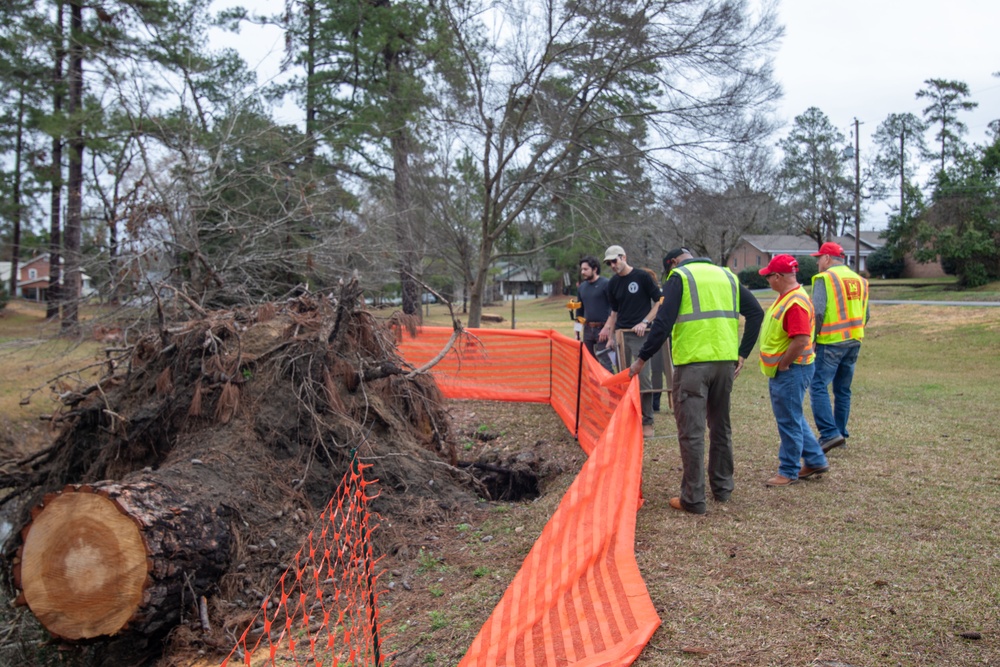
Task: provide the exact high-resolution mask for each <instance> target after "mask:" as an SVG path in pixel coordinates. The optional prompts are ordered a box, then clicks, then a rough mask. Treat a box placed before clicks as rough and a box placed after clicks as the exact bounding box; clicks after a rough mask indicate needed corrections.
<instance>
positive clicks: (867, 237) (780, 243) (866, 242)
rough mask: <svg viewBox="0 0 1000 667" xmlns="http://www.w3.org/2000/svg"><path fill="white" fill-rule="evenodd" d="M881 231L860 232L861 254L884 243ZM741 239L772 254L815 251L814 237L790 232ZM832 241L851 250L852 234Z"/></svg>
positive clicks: (796, 253)
mask: <svg viewBox="0 0 1000 667" xmlns="http://www.w3.org/2000/svg"><path fill="white" fill-rule="evenodd" d="M881 234H882V232H861V239H860V240H861V244H862V246H865V247H862V249H861V254H862V255H864V254H865V251H866V250H867V251H872V250H877V249H879V248H881V247H882V246H883V245H885V240H884V239H882V238H880V237H881ZM743 240H744V241H746V242H747V243H749V244H750V245H752V246H753V247H754V248H756V249H757V250H760V251H761V252H766V253H771V254H773V255H782V254H784V255H807V254H810V253H814V252H816V239H814V238H812V237H809V236H793V235H791V234H761V235H748V236H744V237H743ZM831 240H832V241H833V242H834V243H839V244H840V245H841V246H842V247H843V248H844V250H846V251H847V252H849V253H850V252H851V251H852V250H853V249H854V234H853V233H848V234H846V235H844V236H835V237H833V239H831Z"/></svg>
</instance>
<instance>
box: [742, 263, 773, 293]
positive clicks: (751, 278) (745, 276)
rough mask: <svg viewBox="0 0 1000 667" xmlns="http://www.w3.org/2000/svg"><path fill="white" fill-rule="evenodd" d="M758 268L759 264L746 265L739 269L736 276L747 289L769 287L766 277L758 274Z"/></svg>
mask: <svg viewBox="0 0 1000 667" xmlns="http://www.w3.org/2000/svg"><path fill="white" fill-rule="evenodd" d="M760 269H761V267H759V266H748V267H747V268H745V269H743V270H742V271H740V272H739V273H738V274H737V275H736V277H737V278H739V279H740V282H741V283H743V284H744V285H746V287H747V289H767V288H768V287H769V285H768V284H767V279H766V278H765V277H764V276H762V275H760Z"/></svg>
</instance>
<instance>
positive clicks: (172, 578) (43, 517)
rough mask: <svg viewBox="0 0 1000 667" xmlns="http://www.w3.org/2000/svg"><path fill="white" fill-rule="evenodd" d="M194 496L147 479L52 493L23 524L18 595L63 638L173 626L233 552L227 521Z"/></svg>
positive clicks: (16, 575)
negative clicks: (196, 503)
mask: <svg viewBox="0 0 1000 667" xmlns="http://www.w3.org/2000/svg"><path fill="white" fill-rule="evenodd" d="M193 500H194V499H192V498H187V499H182V498H180V497H178V495H177V494H175V493H174V492H172V491H171V490H170V489H168V488H167V487H166V486H164V485H161V484H157V483H155V482H145V481H143V482H136V483H132V484H114V483H110V482H102V483H98V484H94V485H80V486H67V487H66V488H65V489H63V490H62V491H61V492H60V493H55V494H49V495H47V496H46V497H45V498H44V500H43V501H42V503H41V505H39V506H38V507H35V508H34V509H33V510H32V520H31V522H29V523H28V524H27V525H26V526H25V527H24V528H23V529H22V546H21V548H20V550H19V553H18V556H17V559H16V560H15V563H14V584H15V586H16V587H17V588H18V589H19V590H20V591H21V594H20V596H19V597H18V602H20V603H23V604H27V605H28V607H29V608H30V609H31V611H32V613H33V614H34V615H35V616H36V617H37V618H38V620H39V622H41V624H42V625H43V626H44V627H45V628H46V629H47V630H48V631H49V632H51V633H52V634H53V635H56V636H57V637H61V638H63V639H71V640H78V639H90V638H93V637H100V636H106V635H116V634H118V633H120V632H122V631H123V630H125V629H126V628H127V629H128V630H129V631H130V632H137V633H140V634H142V635H145V636H147V637H148V636H155V635H157V634H158V633H161V632H165V631H166V630H169V629H170V628H172V627H173V626H174V625H176V624H177V622H178V620H179V618H180V613H181V607H182V605H183V604H185V603H186V604H190V605H194V606H193V608H194V609H197V596H198V595H202V593H203V592H204V591H205V590H207V589H208V588H210V587H212V586H213V585H214V584H215V582H216V581H217V580H218V578H219V576H221V574H222V573H223V572H224V571H225V569H226V566H227V564H228V560H229V540H230V537H229V529H228V526H227V524H226V522H225V521H224V520H223V519H222V518H221V517H219V516H218V515H217V514H216V513H215V511H214V510H212V509H204V508H200V507H197V506H194V507H191V506H189V505H188V504H190V503H191V502H192V501H193ZM185 503H188V504H185ZM185 601H186V602H185Z"/></svg>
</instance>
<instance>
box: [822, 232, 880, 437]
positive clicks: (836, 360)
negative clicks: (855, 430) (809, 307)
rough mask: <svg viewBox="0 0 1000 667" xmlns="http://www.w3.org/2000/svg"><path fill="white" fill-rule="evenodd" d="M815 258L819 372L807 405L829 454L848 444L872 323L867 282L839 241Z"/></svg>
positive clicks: (825, 245)
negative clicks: (857, 373)
mask: <svg viewBox="0 0 1000 667" xmlns="http://www.w3.org/2000/svg"><path fill="white" fill-rule="evenodd" d="M813 257H818V258H819V259H818V260H817V263H818V264H819V273H817V274H816V275H815V276H813V283H812V284H813V293H812V303H813V308H814V309H815V311H816V371H815V372H814V373H813V378H812V383H810V385H809V402H810V403H811V404H812V413H813V420H814V421H815V422H816V430H818V431H819V444H820V447H821V448H822V449H823V452H824V453H826V452H828V451H830V450H831V449H834V448H835V447H841V446H843V445H845V444H846V442H847V436H848V433H847V419H848V417H849V416H850V414H851V380H853V379H854V366H855V364H857V362H858V353H859V352H860V351H861V339H862V338H864V337H865V325H866V324H867V323H868V315H869V312H868V281H867V280H865V279H864V278H862V277H861V276H859V275H858V274H857V273H855V272H854V271H852V270H851V269H849V268H848V267H847V266H845V265H844V249H843V248H842V247H840V245H838V244H836V243H831V242H827V243H824V244H823V245H822V246H820V249H819V251H818V252H814V253H813ZM831 384H832V385H833V405H832V407H831V403H830V391H829V387H830V385H831Z"/></svg>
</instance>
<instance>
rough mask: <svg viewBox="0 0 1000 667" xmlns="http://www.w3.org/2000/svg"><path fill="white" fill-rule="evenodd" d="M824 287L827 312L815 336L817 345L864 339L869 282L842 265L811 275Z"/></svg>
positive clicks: (814, 281)
mask: <svg viewBox="0 0 1000 667" xmlns="http://www.w3.org/2000/svg"><path fill="white" fill-rule="evenodd" d="M817 280H822V281H823V282H824V283H825V287H826V309H825V310H824V311H823V324H821V325H820V329H819V333H818V334H816V342H817V343H818V344H820V345H829V344H831V343H840V342H843V341H845V340H852V339H853V340H861V339H862V338H864V337H865V315H867V313H868V281H867V280H865V279H864V278H862V277H861V276H859V275H858V274H856V273H855V272H854V271H851V270H850V269H849V268H847V267H846V266H844V265H843V264H837V265H834V266H831V267H830V268H829V269H827V270H826V271H823V272H822V273H817V274H816V275H815V276H813V288H814V289H815V286H816V281H817Z"/></svg>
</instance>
